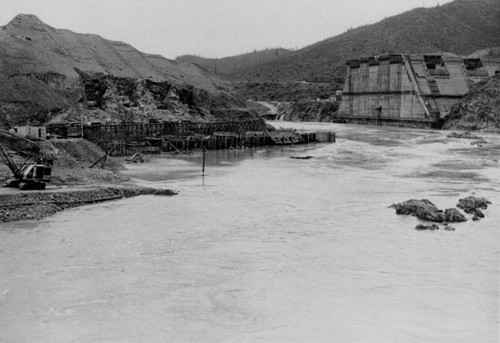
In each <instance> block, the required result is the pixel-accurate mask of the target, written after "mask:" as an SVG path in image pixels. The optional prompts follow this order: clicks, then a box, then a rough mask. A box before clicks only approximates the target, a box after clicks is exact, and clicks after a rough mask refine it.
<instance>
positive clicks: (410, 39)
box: [224, 0, 500, 82]
mask: <svg viewBox="0 0 500 343" xmlns="http://www.w3.org/2000/svg"><path fill="white" fill-rule="evenodd" d="M499 32H500V5H499V2H498V0H474V1H471V0H456V1H453V2H451V3H447V4H445V5H442V6H438V7H433V8H416V9H414V10H411V11H408V12H405V13H402V14H400V15H396V16H393V17H389V18H387V19H384V20H382V21H380V22H378V23H375V24H373V25H366V26H362V27H359V28H356V29H352V30H349V31H347V32H345V33H343V34H341V35H338V36H335V37H332V38H329V39H326V40H324V41H322V42H319V43H316V44H313V45H310V46H308V47H305V48H303V49H300V50H297V51H295V52H291V53H289V54H286V55H284V56H281V57H277V58H276V59H273V60H271V61H269V62H264V63H261V64H259V65H257V66H245V67H242V68H239V69H236V70H234V72H231V73H230V74H228V75H224V76H226V77H227V78H229V79H231V80H240V81H271V80H272V81H295V80H306V81H315V82H335V81H336V79H337V78H339V77H343V75H344V73H345V61H346V60H348V59H355V58H360V57H365V56H372V55H379V54H383V53H401V52H405V53H425V52H436V51H448V52H453V53H456V54H458V55H468V54H471V53H472V52H474V51H477V50H480V49H484V48H488V47H492V46H499V45H500V34H498V33H499Z"/></svg>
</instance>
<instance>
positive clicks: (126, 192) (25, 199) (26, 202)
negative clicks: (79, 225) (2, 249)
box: [0, 186, 176, 222]
mask: <svg viewBox="0 0 500 343" xmlns="http://www.w3.org/2000/svg"><path fill="white" fill-rule="evenodd" d="M147 194H152V195H163V196H167V195H175V194H176V193H175V192H174V191H171V190H168V189H154V188H145V187H134V186H130V187H124V186H122V187H103V188H95V189H90V190H75V191H71V190H67V189H66V190H65V191H61V192H44V191H41V192H21V191H20V192H19V193H10V194H0V222H10V221H16V220H32V219H41V218H43V217H47V216H49V215H52V214H54V213H56V212H59V211H62V210H64V209H66V208H72V207H78V206H83V205H86V204H90V203H96V202H102V201H110V200H116V199H121V198H128V197H133V196H138V195H147Z"/></svg>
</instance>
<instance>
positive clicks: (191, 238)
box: [0, 123, 500, 343]
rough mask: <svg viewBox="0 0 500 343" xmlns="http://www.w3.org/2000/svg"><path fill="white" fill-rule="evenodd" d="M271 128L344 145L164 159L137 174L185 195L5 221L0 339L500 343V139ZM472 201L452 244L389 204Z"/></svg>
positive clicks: (0, 231)
mask: <svg viewBox="0 0 500 343" xmlns="http://www.w3.org/2000/svg"><path fill="white" fill-rule="evenodd" d="M274 125H277V126H282V127H291V125H293V127H300V128H309V129H312V130H333V131H336V132H337V142H336V143H333V144H311V145H305V146H287V147H265V148H257V149H246V150H232V151H211V152H208V153H207V165H206V176H205V177H204V178H203V179H202V177H201V176H200V172H201V156H200V155H199V154H197V155H190V156H163V157H162V158H158V159H154V160H152V161H150V162H149V163H146V164H137V165H135V164H134V165H129V168H128V170H127V172H126V173H127V174H129V175H130V176H132V177H134V178H136V181H135V182H137V183H139V184H141V185H153V186H155V187H160V188H161V187H164V188H172V189H174V190H177V191H179V194H178V195H176V196H173V197H155V196H141V197H136V198H129V199H124V200H119V201H114V202H108V203H101V204H96V205H89V206H85V207H80V208H76V209H71V210H67V211H64V212H61V213H58V214H56V215H54V216H51V217H48V218H46V219H44V220H41V221H38V222H34V221H25V222H17V223H5V224H1V225H0V342H51V343H54V342H439V343H443V342H454V343H456V342H498V341H499V329H498V328H499V326H498V325H499V299H500V298H499V280H500V279H499V274H500V272H499V265H500V264H499V261H500V246H499V242H500V241H499V238H500V233H499V232H500V227H499V223H500V210H499V206H500V173H499V167H500V162H499V160H500V135H494V134H490V135H487V134H484V135H482V136H483V137H485V139H486V140H488V141H490V142H492V144H488V145H484V146H483V147H477V146H472V145H471V144H470V141H469V140H460V139H448V138H446V134H447V133H448V132H445V131H430V130H414V129H401V128H389V127H369V126H356V125H340V124H312V123H311V124H307V123H304V124H290V123H274ZM290 156H302V157H304V156H311V158H310V159H292V158H290ZM469 195H476V196H482V197H486V198H488V199H489V200H491V201H492V203H493V204H492V205H490V207H489V208H488V209H487V210H485V211H484V213H485V215H486V217H485V218H484V219H482V220H480V221H472V220H468V221H467V222H465V223H459V224H453V226H454V227H455V228H456V230H455V231H445V230H443V229H441V230H436V231H417V230H415V229H414V228H415V226H416V225H417V224H418V223H419V222H418V220H417V219H416V218H415V217H411V216H398V215H396V214H395V211H394V209H392V208H389V205H391V204H393V203H396V202H402V201H405V200H408V199H411V198H415V199H423V198H426V199H429V200H431V201H432V202H434V203H435V204H436V205H437V206H438V207H439V208H442V209H445V208H449V207H455V205H456V203H457V202H458V199H460V198H462V197H466V196H469ZM468 217H469V218H470V216H468Z"/></svg>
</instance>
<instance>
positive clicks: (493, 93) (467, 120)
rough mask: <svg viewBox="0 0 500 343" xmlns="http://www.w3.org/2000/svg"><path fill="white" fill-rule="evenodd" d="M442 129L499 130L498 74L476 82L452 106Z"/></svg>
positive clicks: (499, 88) (499, 84)
mask: <svg viewBox="0 0 500 343" xmlns="http://www.w3.org/2000/svg"><path fill="white" fill-rule="evenodd" d="M443 129H445V130H468V131H472V130H478V131H486V132H500V75H496V76H494V77H492V78H490V79H489V80H488V81H487V82H483V83H480V84H478V85H477V86H476V87H475V88H474V89H473V90H472V91H471V92H470V93H469V94H468V95H467V96H466V97H465V98H464V99H463V101H461V102H460V103H458V104H456V105H455V106H453V107H452V108H451V110H450V114H449V115H448V117H447V118H446V123H445V124H444V126H443Z"/></svg>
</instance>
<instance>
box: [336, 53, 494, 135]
mask: <svg viewBox="0 0 500 343" xmlns="http://www.w3.org/2000/svg"><path fill="white" fill-rule="evenodd" d="M346 64H347V75H346V79H345V84H344V90H343V92H342V101H341V103H340V110H339V117H338V118H339V119H341V120H343V121H346V122H366V123H368V122H377V123H382V122H384V123H387V124H392V125H412V126H421V127H429V126H432V125H433V123H435V122H436V121H437V120H439V119H440V118H442V117H443V116H444V115H445V114H447V113H448V111H449V109H450V108H451V106H453V105H454V104H456V103H457V102H459V101H460V100H461V99H462V98H463V97H464V96H465V94H467V92H468V91H469V89H470V88H471V86H472V85H473V84H474V83H476V82H478V81H480V80H484V79H486V78H488V77H489V76H492V75H494V74H495V71H497V70H500V61H498V60H496V61H495V60H488V61H487V62H483V61H482V60H481V58H463V57H459V56H456V55H452V54H428V55H426V54H419V55H403V54H391V55H383V56H372V57H368V58H362V59H359V60H349V61H347V62H346Z"/></svg>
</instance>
